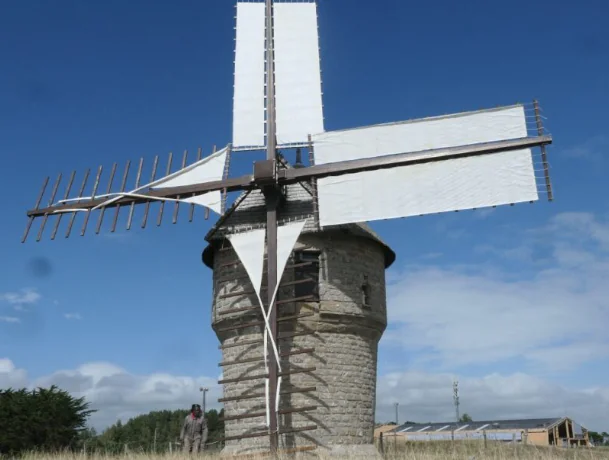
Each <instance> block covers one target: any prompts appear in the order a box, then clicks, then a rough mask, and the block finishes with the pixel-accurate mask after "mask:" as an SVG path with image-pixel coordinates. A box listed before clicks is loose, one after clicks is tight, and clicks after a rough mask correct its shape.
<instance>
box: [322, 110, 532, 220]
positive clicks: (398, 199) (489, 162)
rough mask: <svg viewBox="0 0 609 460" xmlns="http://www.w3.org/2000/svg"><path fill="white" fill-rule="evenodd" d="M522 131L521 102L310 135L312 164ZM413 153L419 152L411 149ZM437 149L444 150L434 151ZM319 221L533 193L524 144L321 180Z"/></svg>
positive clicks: (402, 213)
mask: <svg viewBox="0 0 609 460" xmlns="http://www.w3.org/2000/svg"><path fill="white" fill-rule="evenodd" d="M526 137H527V124H526V116H525V110H524V107H523V106H522V105H516V106H511V107H503V108H498V109H490V110H483V111H478V112H467V113H459V114H455V115H449V116H444V117H435V118H424V119H420V120H412V121H408V122H402V123H393V124H385V125H377V126H369V127H364V128H357V129H350V130H344V131H333V132H326V133H322V134H318V135H315V136H313V145H314V148H315V160H316V164H329V163H334V162H340V161H349V160H359V159H363V158H376V157H381V156H386V155H392V154H398V153H401V154H403V153H410V152H412V154H413V157H412V158H413V159H414V158H416V157H424V156H426V155H428V156H429V155H432V154H429V153H425V151H426V150H434V149H447V148H451V147H461V146H467V145H475V144H482V143H489V142H496V141H503V140H511V139H522V138H526ZM416 152H418V153H416ZM433 155H440V156H441V154H437V153H436V154H433ZM318 196H319V220H320V224H321V225H322V226H328V225H339V224H345V223H352V222H363V221H372V220H382V219H392V218H401V217H408V216H417V215H423V214H430V213H440V212H448V211H457V210H462V209H472V208H481V207H488V206H498V205H505V204H511V203H519V202H527V201H535V200H537V199H538V192H537V183H536V179H535V172H534V168H533V161H532V155H531V151H530V149H528V148H525V149H519V150H509V151H504V152H498V153H493V154H487V155H482V156H473V157H466V158H456V159H447V160H446V161H435V162H430V163H425V164H418V165H409V166H400V167H394V168H390V169H384V170H376V171H365V172H359V173H355V174H346V175H341V176H338V177H327V178H323V179H319V181H318Z"/></svg>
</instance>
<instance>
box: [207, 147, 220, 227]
mask: <svg viewBox="0 0 609 460" xmlns="http://www.w3.org/2000/svg"><path fill="white" fill-rule="evenodd" d="M214 153H216V146H215V145H214V148H213V149H212V155H213V154H214ZM222 180H224V179H222ZM205 220H209V208H205Z"/></svg>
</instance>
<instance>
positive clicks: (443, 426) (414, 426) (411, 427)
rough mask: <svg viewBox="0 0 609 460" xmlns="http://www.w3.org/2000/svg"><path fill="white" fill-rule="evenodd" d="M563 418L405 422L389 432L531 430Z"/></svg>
mask: <svg viewBox="0 0 609 460" xmlns="http://www.w3.org/2000/svg"><path fill="white" fill-rule="evenodd" d="M562 420H564V418H563V417H555V418H529V419H516V420H483V421H479V422H478V421H476V422H458V423H456V422H434V423H405V424H403V425H400V426H398V427H397V428H395V429H393V430H391V432H397V433H399V432H406V433H416V432H417V431H419V432H429V431H445V430H446V431H451V430H455V431H457V430H459V431H476V430H494V429H500V430H527V429H529V430H532V429H540V428H546V429H547V428H550V427H552V426H554V425H556V424H557V423H559V422H561V421H562Z"/></svg>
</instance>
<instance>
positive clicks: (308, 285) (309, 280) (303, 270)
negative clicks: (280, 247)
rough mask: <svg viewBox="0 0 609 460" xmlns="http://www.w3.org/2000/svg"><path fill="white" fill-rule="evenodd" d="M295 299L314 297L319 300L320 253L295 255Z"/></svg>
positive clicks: (302, 252)
mask: <svg viewBox="0 0 609 460" xmlns="http://www.w3.org/2000/svg"><path fill="white" fill-rule="evenodd" d="M294 265H296V267H294V282H295V283H296V284H295V285H294V297H296V298H300V297H308V296H312V297H313V298H314V299H315V300H316V301H317V300H318V299H319V252H315V251H297V252H295V253H294Z"/></svg>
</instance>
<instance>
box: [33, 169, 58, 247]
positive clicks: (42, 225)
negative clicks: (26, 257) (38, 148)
mask: <svg viewBox="0 0 609 460" xmlns="http://www.w3.org/2000/svg"><path fill="white" fill-rule="evenodd" d="M60 182H61V173H59V176H58V177H57V181H55V185H54V186H53V191H52V192H51V199H50V200H49V206H51V205H52V204H53V202H54V201H55V195H56V194H57V189H58V188H59V183H60ZM48 218H49V215H48V214H45V215H44V217H43V218H42V224H40V229H39V230H38V236H37V237H36V242H38V241H40V238H42V232H44V227H45V225H46V224H47V220H48Z"/></svg>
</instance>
